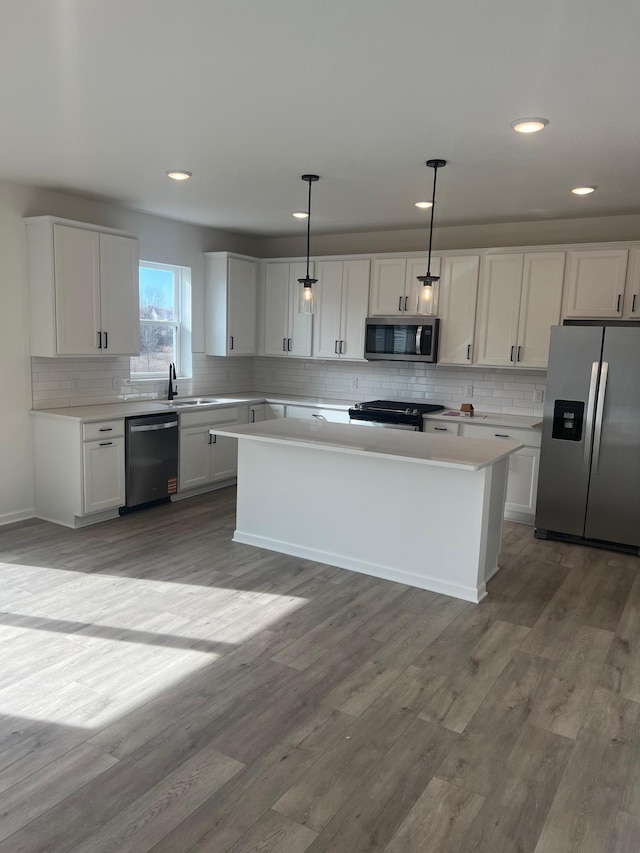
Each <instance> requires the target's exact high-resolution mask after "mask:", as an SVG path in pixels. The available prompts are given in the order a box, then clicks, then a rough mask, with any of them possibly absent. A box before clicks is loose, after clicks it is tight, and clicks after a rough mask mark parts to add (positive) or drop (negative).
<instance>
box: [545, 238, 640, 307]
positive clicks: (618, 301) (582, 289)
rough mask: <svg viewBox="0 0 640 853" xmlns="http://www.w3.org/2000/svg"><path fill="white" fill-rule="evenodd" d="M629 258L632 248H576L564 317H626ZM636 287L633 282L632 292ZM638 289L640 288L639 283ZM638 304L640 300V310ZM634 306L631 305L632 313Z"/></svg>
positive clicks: (564, 304)
mask: <svg viewBox="0 0 640 853" xmlns="http://www.w3.org/2000/svg"><path fill="white" fill-rule="evenodd" d="M628 256H629V250H628V249H607V248H603V249H573V250H572V251H570V252H569V268H568V271H567V282H566V286H565V294H564V300H563V311H562V315H563V317H575V318H620V317H622V316H623V309H625V310H626V308H627V306H626V302H625V282H626V278H627V265H628V260H629V257H628ZM633 287H634V285H633V284H632V283H630V290H631V289H633ZM635 287H636V288H637V281H636V284H635ZM631 302H633V298H632V299H631ZM637 303H638V299H637V298H636V305H635V310H636V311H638V309H639V308H640V306H638V304H637ZM631 307H632V306H631V305H629V312H630V314H631V310H630V309H631ZM631 316H633V315H631Z"/></svg>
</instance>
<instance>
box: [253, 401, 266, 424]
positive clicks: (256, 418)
mask: <svg viewBox="0 0 640 853" xmlns="http://www.w3.org/2000/svg"><path fill="white" fill-rule="evenodd" d="M265 407H266V403H258V405H257V406H249V423H250V424H258V423H260V422H261V421H264V420H266V412H265Z"/></svg>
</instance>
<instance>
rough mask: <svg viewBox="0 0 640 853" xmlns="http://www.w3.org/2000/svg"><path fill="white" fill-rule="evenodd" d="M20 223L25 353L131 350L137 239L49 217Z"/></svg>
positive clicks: (135, 337) (135, 339)
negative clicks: (27, 325)
mask: <svg viewBox="0 0 640 853" xmlns="http://www.w3.org/2000/svg"><path fill="white" fill-rule="evenodd" d="M25 222H26V225H27V252H28V254H27V258H28V278H29V301H30V321H31V353H32V355H38V356H61V355H62V356H64V355H82V356H111V355H137V354H138V353H139V352H140V313H139V296H138V293H139V289H138V263H139V262H138V240H137V238H135V237H131V236H129V235H125V234H123V233H122V232H119V231H113V230H109V229H100V228H98V227H96V226H91V225H84V224H83V223H77V222H69V221H67V220H59V219H56V218H54V217H51V216H37V217H30V218H28V219H26V220H25Z"/></svg>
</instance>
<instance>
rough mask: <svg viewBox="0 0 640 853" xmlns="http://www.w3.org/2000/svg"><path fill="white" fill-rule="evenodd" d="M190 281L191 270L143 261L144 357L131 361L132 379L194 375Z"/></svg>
mask: <svg viewBox="0 0 640 853" xmlns="http://www.w3.org/2000/svg"><path fill="white" fill-rule="evenodd" d="M190 279H191V270H190V269H188V267H177V266H169V265H168V264H156V263H151V262H149V261H141V263H140V275H139V287H140V355H139V356H134V357H133V358H132V359H131V378H132V379H158V378H164V377H166V376H167V375H168V373H169V365H170V364H171V362H173V363H174V364H175V366H176V372H177V373H178V374H179V375H181V376H185V375H188V373H190V364H187V362H188V361H189V354H190V350H191V346H190V344H191V340H190V304H189V303H190V299H189V296H190Z"/></svg>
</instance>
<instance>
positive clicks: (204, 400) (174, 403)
mask: <svg viewBox="0 0 640 853" xmlns="http://www.w3.org/2000/svg"><path fill="white" fill-rule="evenodd" d="M158 402H161V403H162V405H163V406H171V408H182V407H186V406H210V405H211V404H212V403H225V402H232V401H231V400H228V401H227V400H225V399H224V398H222V397H197V398H194V399H193V400H159V401H158Z"/></svg>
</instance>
